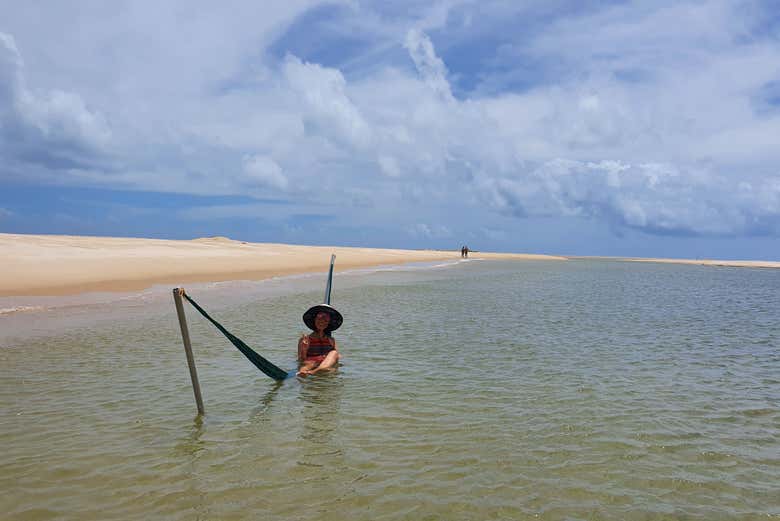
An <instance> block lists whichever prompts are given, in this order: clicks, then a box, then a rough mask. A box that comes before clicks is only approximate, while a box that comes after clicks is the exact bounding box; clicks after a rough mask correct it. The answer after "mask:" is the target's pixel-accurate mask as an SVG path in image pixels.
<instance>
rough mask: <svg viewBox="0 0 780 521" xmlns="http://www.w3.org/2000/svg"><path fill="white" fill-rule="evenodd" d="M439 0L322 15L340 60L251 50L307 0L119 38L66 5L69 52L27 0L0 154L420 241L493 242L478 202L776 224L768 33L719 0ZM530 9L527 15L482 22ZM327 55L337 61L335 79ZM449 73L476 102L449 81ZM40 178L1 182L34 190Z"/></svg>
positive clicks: (75, 177)
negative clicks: (95, 156) (471, 235)
mask: <svg viewBox="0 0 780 521" xmlns="http://www.w3.org/2000/svg"><path fill="white" fill-rule="evenodd" d="M455 4H456V3H453V2H443V3H435V4H433V5H431V6H429V7H426V8H425V9H422V8H421V7H420V5H419V4H411V5H412V6H413V7H415V9H410V8H408V7H409V6H408V5H402V6H398V7H387V9H389V10H391V11H392V15H388V16H387V17H383V15H382V13H381V7H378V6H371V5H367V4H350V6H349V9H347V10H346V11H347V14H346V15H345V16H346V17H348V20H347V21H348V23H347V24H346V25H341V24H339V20H338V19H336V20H331V19H327V20H325V21H324V22H323V26H324V27H325V29H323V28H322V27H320V31H324V32H326V33H327V31H328V28H330V30H332V33H327V34H335V35H336V36H338V37H342V38H343V39H345V40H349V38H348V37H349V36H351V35H355V34H357V36H359V38H357V39H358V41H359V42H360V44H359V45H357V44H355V45H354V47H357V48H359V49H363V48H365V49H366V50H365V51H363V52H361V50H354V49H353V48H352V47H353V46H351V45H350V44H344V48H343V49H341V48H338V47H332V46H329V43H330V42H328V44H324V45H323V46H319V45H318V46H316V48H314V49H308V51H309V53H310V54H306V51H307V47H306V46H305V45H301V46H300V47H299V48H295V49H292V48H289V49H288V48H273V49H272V48H271V44H273V43H274V42H277V43H278V41H279V40H277V38H278V37H279V36H280V35H281V34H283V33H284V31H285V29H286V28H287V27H288V26H289V24H290V23H292V22H293V21H295V20H298V22H301V20H302V19H301V18H297V16H298V15H299V14H300V13H303V12H306V9H307V7H308V6H310V5H313V4H310V3H307V2H301V3H294V4H293V5H288V4H287V3H283V2H279V3H269V4H268V5H265V3H264V6H263V8H264V9H265V10H266V11H267V17H266V16H263V17H258V16H253V13H256V11H255V9H258V8H257V6H256V5H254V4H252V3H246V4H242V3H240V2H239V3H237V4H236V6H235V9H232V10H219V9H215V8H206V7H203V6H201V7H203V8H204V9H205V14H198V13H199V12H200V11H199V10H198V9H196V8H188V9H184V10H185V11H187V12H191V13H192V15H191V16H185V17H180V16H178V15H179V14H180V11H181V10H182V8H181V6H182V5H184V4H178V7H177V6H176V4H171V5H169V4H166V5H165V6H162V7H159V8H157V7H155V8H154V9H155V13H157V14H159V18H158V19H159V20H160V25H159V27H158V24H150V23H148V22H146V21H145V20H148V19H149V16H148V14H149V10H151V9H152V7H151V4H143V3H135V2H129V3H125V4H121V7H122V12H123V13H124V17H123V21H122V23H121V24H120V25H121V27H118V26H117V25H115V24H118V23H119V22H117V21H116V20H113V19H112V18H110V17H108V18H107V17H106V15H105V14H104V13H103V12H102V10H99V9H94V10H91V9H86V10H85V11H86V12H85V13H83V14H82V15H81V16H83V17H85V18H84V20H87V21H89V22H90V23H87V22H84V26H83V27H80V30H81V32H80V33H79V34H81V35H82V36H81V38H75V39H74V38H65V37H61V36H59V34H60V33H57V32H54V31H47V32H42V31H39V30H37V29H35V24H34V23H32V22H30V21H28V22H24V19H23V18H24V16H27V17H28V18H29V20H33V21H34V20H37V18H36V17H35V16H32V15H40V13H38V12H35V10H34V9H32V10H30V11H26V10H25V9H19V10H16V11H14V10H11V11H8V12H3V9H2V8H0V19H4V20H10V21H9V22H8V24H9V26H12V27H13V29H6V30H8V31H11V33H12V34H16V33H18V34H19V38H18V41H19V42H24V45H22V43H20V44H19V46H18V47H19V49H17V46H16V44H15V43H14V40H13V39H12V38H11V37H10V36H8V35H7V34H6V35H5V36H3V38H2V40H0V111H2V112H0V114H2V116H3V126H2V128H0V133H2V136H4V137H5V138H6V139H5V143H6V144H4V145H0V156H1V157H0V159H9V158H13V159H14V160H15V161H19V160H21V159H18V158H21V157H29V150H26V149H23V147H22V146H21V145H19V144H18V143H17V144H14V143H11V140H10V139H9V137H13V136H16V137H19V136H24V139H21V138H19V139H18V140H17V142H22V141H23V142H24V143H25V144H29V143H30V137H31V136H33V137H34V138H35V139H34V140H33V142H34V143H37V144H38V148H37V149H36V150H38V151H41V150H44V149H58V150H63V151H68V150H69V148H68V147H69V146H74V144H77V145H78V147H77V148H79V151H81V150H87V149H89V150H102V149H106V148H109V149H110V151H111V153H112V154H113V156H112V157H113V158H114V160H113V161H112V163H111V168H104V169H101V168H98V167H94V168H86V167H84V168H81V169H78V168H71V169H69V170H68V176H69V177H68V179H70V180H71V181H72V182H76V183H78V182H87V181H88V182H89V183H104V184H108V185H109V186H118V187H127V186H130V187H133V188H143V189H156V190H167V191H182V192H190V193H192V192H195V193H211V194H214V193H219V194H247V193H248V194H249V195H262V194H264V193H265V191H266V190H267V189H269V188H270V189H274V190H281V191H286V192H287V193H288V194H290V195H291V196H292V197H295V198H296V200H301V201H305V200H306V199H307V198H309V197H317V196H320V195H321V194H322V193H326V194H327V195H328V197H330V198H332V199H333V200H338V201H340V202H342V207H341V208H340V210H341V211H342V212H353V215H352V217H353V218H352V219H345V221H348V220H351V221H353V222H365V221H366V220H369V219H375V221H376V222H377V226H379V225H381V222H380V217H381V219H383V220H384V221H383V222H385V223H387V222H393V223H394V225H397V223H398V222H399V221H400V223H401V224H400V227H401V229H402V230H406V231H408V233H409V234H411V235H414V236H416V237H420V238H423V237H428V238H434V237H441V238H446V237H447V234H455V233H457V234H461V233H462V230H460V229H456V226H463V227H468V226H471V227H472V229H475V230H478V229H480V228H484V229H491V230H493V232H495V233H493V232H491V234H492V236H493V237H494V238H496V240H498V239H499V238H500V237H502V234H501V233H500V230H496V229H495V227H493V226H487V225H486V223H487V222H488V221H489V219H486V218H485V212H493V213H494V214H500V215H513V216H518V217H522V216H575V217H583V218H588V219H598V220H603V221H608V222H609V223H610V224H611V225H616V226H624V227H629V228H636V229H640V230H645V231H648V232H651V233H660V234H664V233H704V234H749V233H754V232H756V230H759V229H763V230H771V231H772V233H780V230H777V229H776V228H773V227H775V226H776V223H777V221H778V215H779V214H780V200H779V199H780V188H778V186H779V185H780V181H779V179H780V172H779V171H778V167H777V165H778V164H780V146H778V145H777V138H776V136H778V135H780V109H778V108H776V107H775V106H773V105H771V104H767V103H764V106H763V109H762V110H763V112H760V113H759V112H758V111H757V110H756V109H755V107H756V101H755V98H756V96H758V95H759V94H760V93H761V92H763V91H762V89H764V90H765V86H766V85H767V83H768V82H771V81H772V80H774V81H777V77H776V76H777V70H780V44H778V42H777V41H776V40H773V39H772V38H764V37H761V36H760V35H752V34H751V24H752V23H753V22H754V21H755V20H754V19H753V17H755V16H758V15H756V14H755V12H754V10H751V9H740V8H739V7H740V6H743V4H736V3H734V2H731V1H725V0H723V1H720V0H719V1H713V2H705V3H702V2H693V1H692V2H667V5H664V2H659V3H655V4H644V5H637V4H621V5H618V6H607V7H598V8H596V7H592V8H584V9H583V11H581V12H584V13H585V14H571V13H570V11H569V10H560V9H559V8H558V7H556V5H550V4H549V2H524V3H523V5H522V6H520V7H516V6H514V5H512V4H511V3H510V4H507V3H504V2H498V3H493V2H489V1H486V2H481V3H480V5H479V10H478V11H477V10H473V8H474V6H473V5H471V4H468V3H465V4H462V5H455ZM187 5H189V4H187ZM426 5H427V4H426ZM750 5H751V6H753V4H750ZM157 9H159V12H158V11H157ZM474 9H475V8H474ZM55 10H56V12H57V14H56V18H57V20H56V22H57V24H58V26H62V27H71V26H73V19H71V18H69V17H70V16H75V15H74V14H72V13H70V12H69V11H68V10H67V9H64V8H57V9H55ZM454 11H457V14H458V15H459V16H458V17H452V16H451V15H452V13H453V12H454ZM329 12H330V11H329ZM334 12H336V11H334ZM528 12H530V13H531V14H534V13H536V14H537V15H538V14H539V13H542V14H543V15H544V16H537V17H536V18H533V16H530V15H529V16H528V17H527V18H523V20H522V21H523V22H525V23H527V24H529V25H527V26H524V28H526V29H529V30H527V31H520V30H518V31H516V32H508V31H504V32H501V31H503V30H504V29H503V28H505V27H507V24H508V23H510V22H511V21H512V17H517V16H522V15H524V14H525V13H528ZM19 13H22V14H19ZM25 13H26V14H25ZM31 13H32V14H31ZM399 13H402V14H399ZM405 13H413V14H411V15H408V16H407V15H406V14H405ZM334 16H335V15H334ZM51 18H52V19H51V20H48V18H47V17H45V16H44V17H43V23H44V24H45V23H48V24H49V27H50V26H52V25H54V24H55V20H54V18H55V17H54V16H52V17H51ZM179 18H181V20H180V19H179ZM537 19H538V20H543V21H542V22H538V20H537ZM20 20H21V21H20ZM47 20H48V22H47ZM528 20H537V23H541V24H543V26H532V25H530V24H531V22H530V21H528ZM548 20H551V21H548ZM23 22H24V23H23ZM363 22H365V23H363ZM361 27H362V28H363V29H362V30H360V29H361ZM367 28H368V29H367ZM497 28H498V29H497ZM119 29H122V30H119ZM369 29H370V30H369ZM299 30H300V28H299ZM15 31H16V32H15ZM63 34H65V36H68V35H71V36H72V33H70V32H68V31H65V32H64V33H63ZM485 34H489V35H490V36H491V38H493V39H492V40H491V39H490V38H487V39H484V42H487V43H490V42H492V41H494V40H500V41H501V45H500V47H498V48H497V49H495V50H494V51H493V52H490V51H489V50H488V51H486V52H485V54H484V55H481V54H479V55H475V56H465V57H461V56H458V60H453V61H452V62H451V63H447V60H446V59H445V58H446V57H447V56H448V54H447V48H448V47H447V46H457V45H468V44H469V42H471V40H470V39H474V42H476V43H480V42H481V41H482V40H480V41H477V39H478V38H480V37H481V36H483V35H485ZM372 38H374V39H373V40H372ZM457 38H460V40H458V41H455V40H457ZM363 40H365V42H364V41H363ZM295 43H296V42H294V41H293V42H291V43H290V47H295V45H294V44H295ZM477 47H478V46H475V47H474V48H475V49H477ZM452 48H453V47H450V51H449V52H452V51H451V49H452ZM455 48H457V47H455ZM96 49H103V50H104V51H102V52H98V51H97V50H96ZM20 50H21V52H20ZM22 52H23V53H24V56H25V57H28V56H29V57H30V58H29V59H28V60H27V61H28V62H30V63H31V64H33V65H30V64H28V65H27V66H25V65H24V64H23V62H22V59H21V56H22ZM340 52H343V53H345V54H347V53H352V55H351V56H350V57H349V58H344V59H343V61H342V63H343V65H341V66H339V65H338V63H339V60H338V58H339V56H338V55H339V54H340ZM476 52H477V51H475V53H476ZM480 52H481V51H480ZM274 53H276V54H274ZM334 56H335V58H334ZM461 58H463V61H466V62H468V61H469V59H472V58H473V61H474V62H475V64H474V65H467V66H464V65H463V64H462V63H455V62H456V61H460V60H461ZM318 60H321V63H318ZM469 66H470V67H473V68H474V70H468V67H469ZM458 67H460V69H458ZM464 67H466V69H464ZM534 67H538V68H539V69H540V70H539V71H536V70H535V69H534ZM469 74H472V76H473V77H471V78H470V79H471V80H472V81H471V83H473V84H474V87H473V88H474V90H473V91H471V92H469V91H468V88H467V87H462V86H461V87H460V88H457V84H456V83H454V82H457V81H458V79H459V78H462V77H463V76H464V75H469ZM450 82H453V84H452V85H451V83H450ZM28 83H29V84H30V85H34V88H33V87H29V86H27V84H28ZM517 85H520V86H519V87H517ZM488 87H490V88H488ZM456 95H457V96H456ZM109 121H110V123H111V124H110V125H109V123H108V122H109ZM8 122H11V124H9V123H8ZM53 145H57V146H53ZM25 146H26V145H25ZM63 153H65V152H63ZM74 155H75V156H78V154H73V153H72V152H71V153H69V156H68V157H73V156H74ZM47 168H48V167H47V166H46V165H45V164H43V162H42V163H41V164H39V165H37V170H32V169H27V170H24V169H17V170H18V171H20V172H24V173H25V175H28V176H31V175H33V174H34V175H36V176H38V177H41V178H42V177H44V174H45V172H46V171H47V170H46V169H47ZM58 174H59V172H54V173H53V174H52V175H51V177H52V178H54V177H57V175H58ZM2 175H4V173H3V172H0V176H2ZM58 181H61V179H58ZM112 183H113V185H112ZM422 201H424V202H425V204H424V205H422V204H420V202H422ZM464 208H468V209H469V211H470V212H471V214H472V215H473V217H472V218H470V219H468V220H465V219H464V220H463V222H461V223H460V224H458V225H455V224H449V221H448V227H442V228H436V227H435V226H434V225H431V224H419V223H432V222H436V219H435V216H434V212H435V211H438V212H439V213H441V212H451V213H453V214H457V215H460V214H461V213H462V212H463V209H464ZM426 212H427V213H426ZM374 216H380V217H376V218H375V217H374ZM415 223H417V224H415Z"/></svg>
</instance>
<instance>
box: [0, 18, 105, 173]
mask: <svg viewBox="0 0 780 521" xmlns="http://www.w3.org/2000/svg"><path fill="white" fill-rule="evenodd" d="M0 115H2V121H0V135H2V137H3V140H2V142H3V144H2V145H0V147H1V148H0V150H2V155H3V156H4V157H5V158H6V160H9V159H14V160H17V161H22V162H28V163H42V164H45V165H46V166H47V167H49V168H55V169H56V168H58V167H66V168H72V167H73V166H74V164H84V163H86V164H88V163H89V155H91V154H94V153H98V152H100V151H101V149H103V148H104V147H105V146H106V145H107V144H108V143H109V141H110V139H111V129H110V127H109V125H108V122H107V120H106V118H105V117H104V116H103V115H102V114H100V113H98V112H96V111H92V110H90V109H89V108H88V107H87V106H86V104H85V103H84V101H83V99H82V98H81V97H80V96H79V95H78V94H76V93H73V92H66V91H63V90H59V89H52V90H49V91H43V92H40V93H36V92H33V91H32V90H31V89H30V88H29V87H28V86H27V84H26V79H25V74H24V63H23V61H22V58H21V55H20V53H19V50H18V49H17V47H16V42H15V40H14V38H13V37H12V36H11V35H8V34H5V33H0ZM85 155H86V157H85Z"/></svg>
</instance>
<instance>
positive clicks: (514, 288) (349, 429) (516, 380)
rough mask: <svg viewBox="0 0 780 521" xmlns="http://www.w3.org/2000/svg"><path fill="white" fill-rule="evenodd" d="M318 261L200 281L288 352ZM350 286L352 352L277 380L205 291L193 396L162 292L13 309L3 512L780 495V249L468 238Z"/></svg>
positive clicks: (446, 507) (327, 514)
mask: <svg viewBox="0 0 780 521" xmlns="http://www.w3.org/2000/svg"><path fill="white" fill-rule="evenodd" d="M322 286H324V277H321V276H316V277H310V278H299V279H290V280H281V281H273V282H271V283H267V284H249V283H246V284H236V285H234V286H230V287H229V288H228V289H227V290H226V289H225V288H224V287H222V288H221V289H220V287H218V286H216V287H202V288H196V289H192V290H190V293H191V294H192V295H193V296H194V297H195V298H196V300H198V301H199V302H200V303H201V304H202V305H204V306H205V307H206V309H208V310H209V311H213V312H214V314H215V316H216V318H217V319H218V320H220V321H222V322H223V323H224V324H225V325H226V326H228V327H229V328H230V329H231V330H233V332H234V333H236V334H237V335H238V336H239V337H241V338H243V339H244V340H245V341H246V342H247V343H248V344H250V345H252V346H254V347H256V348H257V349H258V351H260V352H261V353H262V354H263V355H264V356H266V357H268V358H269V359H270V360H272V361H274V362H275V363H276V364H277V365H280V366H282V367H284V368H289V369H292V368H293V366H294V356H295V345H296V338H297V337H296V335H297V333H298V332H299V331H301V328H302V324H301V323H300V314H301V313H302V311H303V310H305V309H306V307H307V306H308V305H310V304H313V303H316V302H318V301H321V299H322ZM334 286H335V288H334V295H333V304H334V305H335V306H336V307H337V308H338V309H339V310H340V311H341V312H342V313H343V314H344V316H345V325H344V326H343V327H342V329H341V330H339V331H338V334H337V335H336V337H337V340H338V341H339V344H340V348H341V351H342V353H343V355H344V363H343V365H342V367H341V368H340V369H339V370H338V371H337V372H334V373H332V374H328V375H323V376H316V377H312V378H309V379H305V380H303V379H291V380H288V381H286V382H284V383H283V384H281V385H278V384H275V383H274V382H273V381H271V380H270V379H268V378H267V377H265V376H263V375H262V374H261V373H259V372H257V370H256V369H254V367H253V366H252V365H251V364H249V363H248V362H247V361H246V360H245V359H244V358H243V357H242V356H241V355H240V353H238V351H236V350H235V349H234V348H233V347H232V346H231V345H230V344H228V343H227V342H226V341H225V340H224V339H223V338H222V337H221V336H219V334H218V333H217V332H215V330H214V329H213V328H212V327H211V326H210V325H208V324H206V323H205V321H204V320H203V319H201V318H200V317H199V316H198V315H197V314H195V313H194V312H192V310H191V309H190V312H189V321H190V329H191V333H192V337H193V343H194V350H195V356H196V361H197V364H198V371H199V374H200V380H201V386H202V388H203V394H204V400H205V405H206V412H207V414H206V416H205V418H203V420H202V421H197V420H195V419H194V416H195V414H194V413H195V404H194V400H193V396H192V390H191V387H190V382H189V376H188V373H187V369H186V364H185V359H184V353H183V349H182V346H181V340H180V337H179V333H178V330H177V327H178V326H177V324H176V318H175V313H174V309H173V304H172V301H171V300H170V295H169V294H167V291H166V292H165V293H161V294H160V295H157V296H154V295H151V296H150V295H144V296H142V297H139V299H140V300H138V299H136V300H135V301H134V299H133V297H132V296H131V297H129V298H127V299H125V300H123V301H122V303H121V304H116V305H110V304H100V305H92V306H91V307H89V306H87V307H83V306H82V307H78V306H73V307H68V308H62V309H57V310H50V311H47V312H30V313H16V314H9V315H7V316H0V329H2V328H4V327H5V329H6V331H5V334H4V335H3V336H0V346H1V347H0V446H2V452H1V453H0V490H2V491H3V492H2V494H1V495H0V518H2V519H9V520H22V519H25V520H28V519H29V520H35V519H78V520H92V519H95V520H97V519H174V520H178V519H181V520H192V519H204V520H205V519H280V520H281V519H303V520H315V519H316V520H331V519H332V520H343V519H370V520H385V519H387V520H394V519H415V520H418V519H421V520H434V519H436V520H438V519H442V520H460V519H464V520H465V519H551V520H552V519H615V520H618V519H629V520H632V519H707V520H710V519H780V487H779V486H778V483H780V326H778V320H777V318H778V316H780V271H778V270H756V269H729V268H707V267H699V266H682V265H680V266H674V265H661V264H658V265H656V264H638V263H628V262H610V261H569V262H488V261H482V262H478V261H474V262H466V263H459V264H455V265H452V266H449V267H439V268H430V267H417V268H412V269H399V270H387V271H379V272H365V273H359V272H358V273H352V274H340V275H337V277H336V280H335V282H334ZM85 310H86V311H85ZM45 324H56V327H53V326H52V327H48V328H47V327H44V325H45ZM25 331H28V333H25ZM29 331H34V334H32V333H29Z"/></svg>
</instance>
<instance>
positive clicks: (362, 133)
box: [284, 55, 371, 147]
mask: <svg viewBox="0 0 780 521" xmlns="http://www.w3.org/2000/svg"><path fill="white" fill-rule="evenodd" d="M284 75H285V78H286V79H287V81H288V82H289V85H290V87H292V89H293V90H294V91H295V92H297V93H298V94H299V95H300V96H301V98H302V99H303V101H304V102H305V103H306V104H307V106H308V108H309V109H310V111H311V112H309V114H310V115H311V116H313V117H314V118H316V119H317V121H319V122H320V124H321V125H322V126H326V127H330V128H335V129H336V130H338V131H339V133H340V135H341V137H343V138H344V139H345V140H347V141H348V142H349V143H350V144H352V145H354V146H358V147H363V146H366V145H367V144H368V143H369V142H370V141H371V129H370V127H369V125H368V124H367V123H366V121H365V120H364V119H363V116H362V115H361V113H360V110H359V109H358V108H357V107H356V106H355V105H354V103H353V102H352V100H350V98H349V96H348V94H347V91H346V80H345V79H344V76H343V75H342V74H341V72H340V71H338V70H336V69H332V68H327V67H322V66H321V65H318V64H316V63H305V62H303V61H301V60H300V59H299V58H297V57H295V56H292V55H290V56H288V57H287V59H286V60H285V63H284ZM324 133H326V134H330V132H328V131H325V132H324Z"/></svg>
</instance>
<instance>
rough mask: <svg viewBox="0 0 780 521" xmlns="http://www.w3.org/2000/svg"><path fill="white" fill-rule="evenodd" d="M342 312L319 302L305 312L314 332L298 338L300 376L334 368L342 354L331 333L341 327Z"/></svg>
mask: <svg viewBox="0 0 780 521" xmlns="http://www.w3.org/2000/svg"><path fill="white" fill-rule="evenodd" d="M343 321H344V318H343V317H342V316H341V313H339V312H338V311H336V310H335V309H334V308H332V307H330V306H329V305H327V304H318V305H316V306H314V307H312V308H310V309H309V310H308V311H306V313H304V314H303V322H304V324H306V326H307V327H308V328H309V329H311V330H312V333H311V334H309V335H307V334H302V335H301V338H300V340H298V363H299V364H300V366H299V369H298V375H299V376H306V375H310V374H316V373H318V372H319V371H326V370H329V369H331V368H333V367H334V366H335V365H336V364H337V363H338V361H339V358H340V355H339V351H338V348H337V347H336V340H335V339H334V338H333V337H332V336H331V333H332V332H333V331H335V330H336V329H338V328H339V327H341V324H342V322H343Z"/></svg>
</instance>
